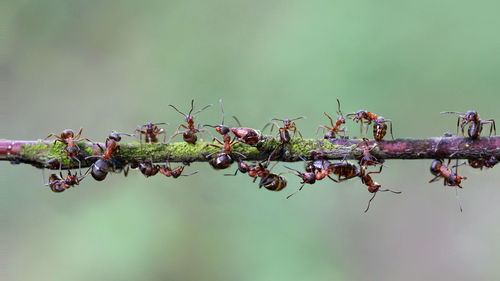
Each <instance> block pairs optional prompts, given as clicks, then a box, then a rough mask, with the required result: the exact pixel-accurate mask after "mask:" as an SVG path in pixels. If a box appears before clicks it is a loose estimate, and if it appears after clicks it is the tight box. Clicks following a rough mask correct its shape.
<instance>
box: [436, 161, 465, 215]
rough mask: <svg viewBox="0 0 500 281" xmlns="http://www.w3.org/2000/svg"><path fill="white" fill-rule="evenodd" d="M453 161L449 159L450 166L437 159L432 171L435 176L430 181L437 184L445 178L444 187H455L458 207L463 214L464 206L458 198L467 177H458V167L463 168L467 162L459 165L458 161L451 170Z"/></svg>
mask: <svg viewBox="0 0 500 281" xmlns="http://www.w3.org/2000/svg"><path fill="white" fill-rule="evenodd" d="M450 162H451V159H448V164H447V165H445V164H444V163H443V160H442V159H435V160H434V161H432V164H431V167H430V171H431V173H432V174H433V175H434V176H435V177H434V178H433V179H431V180H429V183H431V182H435V181H437V180H439V179H440V178H443V179H444V180H443V185H444V186H447V185H448V186H454V187H455V196H456V197H457V202H458V206H459V207H460V212H462V204H461V203H460V198H459V197H458V188H457V187H460V188H462V186H461V185H460V184H461V183H462V180H466V179H467V177H462V176H459V175H458V167H459V166H462V165H464V164H465V162H463V163H460V164H458V159H457V164H456V165H454V166H452V167H451V169H450V168H449V166H450ZM453 168H455V172H453V170H452V169H453Z"/></svg>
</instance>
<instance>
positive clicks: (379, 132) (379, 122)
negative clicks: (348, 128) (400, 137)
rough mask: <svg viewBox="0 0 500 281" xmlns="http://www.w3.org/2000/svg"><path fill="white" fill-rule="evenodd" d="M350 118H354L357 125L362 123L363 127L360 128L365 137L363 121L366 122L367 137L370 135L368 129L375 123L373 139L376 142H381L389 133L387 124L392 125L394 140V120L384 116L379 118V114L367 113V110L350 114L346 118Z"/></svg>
mask: <svg viewBox="0 0 500 281" xmlns="http://www.w3.org/2000/svg"><path fill="white" fill-rule="evenodd" d="M349 116H354V117H353V118H352V120H354V121H356V123H358V122H359V121H361V127H360V132H361V135H363V119H365V120H366V132H365V136H367V135H368V127H369V126H370V124H371V123H372V122H373V138H374V139H375V140H376V141H381V140H382V139H383V138H384V136H385V134H386V133H387V124H386V123H390V124H391V136H392V139H393V140H394V135H393V134H392V120H390V119H385V118H384V117H382V116H378V115H377V114H375V113H371V112H369V111H366V110H360V111H358V112H356V113H349V114H347V115H346V117H349Z"/></svg>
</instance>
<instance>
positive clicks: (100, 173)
mask: <svg viewBox="0 0 500 281" xmlns="http://www.w3.org/2000/svg"><path fill="white" fill-rule="evenodd" d="M121 135H127V136H132V135H130V134H125V133H118V132H115V131H113V132H111V133H110V134H109V136H108V137H107V138H106V142H105V146H106V150H104V149H103V148H102V147H101V145H100V144H97V146H98V147H99V149H100V150H101V153H102V154H101V155H94V156H88V157H85V160H87V159H90V158H99V159H97V161H96V162H94V164H92V166H91V168H92V172H91V175H92V177H93V178H94V179H95V180H97V181H102V180H104V179H105V178H106V176H107V174H108V172H109V166H110V164H112V165H113V167H114V166H115V159H113V158H112V157H111V155H112V154H113V153H115V152H119V151H120V146H119V145H118V142H119V141H120V140H121V139H122V137H121Z"/></svg>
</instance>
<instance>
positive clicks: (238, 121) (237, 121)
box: [233, 115, 241, 127]
mask: <svg viewBox="0 0 500 281" xmlns="http://www.w3.org/2000/svg"><path fill="white" fill-rule="evenodd" d="M233 118H234V120H236V123H237V124H238V126H240V127H241V123H240V120H238V118H236V116H234V115H233Z"/></svg>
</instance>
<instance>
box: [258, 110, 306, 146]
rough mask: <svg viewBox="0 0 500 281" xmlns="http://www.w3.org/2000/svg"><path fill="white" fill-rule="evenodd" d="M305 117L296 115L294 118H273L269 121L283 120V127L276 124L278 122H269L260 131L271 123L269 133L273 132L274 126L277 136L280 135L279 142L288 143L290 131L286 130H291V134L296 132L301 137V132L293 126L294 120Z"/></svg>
mask: <svg viewBox="0 0 500 281" xmlns="http://www.w3.org/2000/svg"><path fill="white" fill-rule="evenodd" d="M303 118H305V117H304V116H300V117H297V118H294V119H278V118H273V119H271V121H281V122H283V127H280V126H279V125H278V123H276V122H269V123H267V124H266V125H265V126H264V128H263V129H262V131H264V130H265V129H266V128H267V126H269V125H270V124H271V131H270V133H272V132H273V129H274V127H276V129H278V133H277V136H278V135H279V136H280V140H281V143H289V142H290V139H291V138H290V133H289V132H288V130H291V131H293V136H292V137H294V136H295V133H298V134H299V136H300V137H301V138H302V134H301V133H300V131H299V130H298V129H297V127H296V126H295V122H294V121H296V120H299V119H303Z"/></svg>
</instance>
